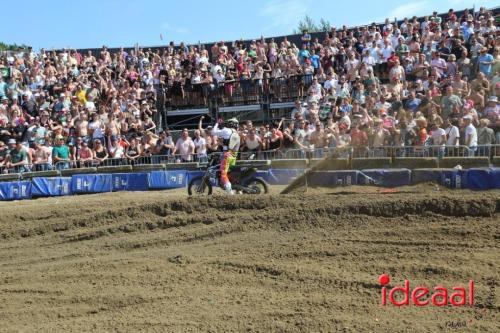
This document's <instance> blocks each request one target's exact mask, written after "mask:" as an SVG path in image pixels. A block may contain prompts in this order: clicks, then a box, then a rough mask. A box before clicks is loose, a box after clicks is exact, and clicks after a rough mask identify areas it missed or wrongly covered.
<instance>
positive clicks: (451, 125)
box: [444, 118, 460, 146]
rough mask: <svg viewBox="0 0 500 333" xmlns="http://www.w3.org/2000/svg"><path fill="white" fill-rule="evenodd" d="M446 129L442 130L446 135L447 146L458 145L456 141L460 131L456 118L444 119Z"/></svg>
mask: <svg viewBox="0 0 500 333" xmlns="http://www.w3.org/2000/svg"><path fill="white" fill-rule="evenodd" d="M444 124H445V125H446V129H445V130H444V132H445V135H446V145H447V146H458V141H459V139H460V131H459V130H458V126H457V125H458V120H457V119H452V120H450V119H449V118H446V119H445V121H444Z"/></svg>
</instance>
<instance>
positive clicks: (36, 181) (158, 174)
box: [0, 168, 500, 200]
mask: <svg viewBox="0 0 500 333" xmlns="http://www.w3.org/2000/svg"><path fill="white" fill-rule="evenodd" d="M304 172H305V170H303V169H269V170H260V171H258V172H257V174H256V176H257V177H260V178H262V179H264V180H265V181H266V182H267V183H269V184H271V185H286V184H289V183H291V182H292V181H293V180H294V179H295V178H296V177H298V176H300V175H302V174H303V173H304ZM201 175H203V171H186V170H171V171H152V172H151V173H120V174H84V175H74V176H72V177H40V178H33V179H32V180H31V181H14V182H0V200H20V199H29V198H31V197H50V196H61V195H70V194H72V193H77V194H80V193H99V192H111V191H147V190H148V189H169V188H180V187H185V186H186V183H187V182H188V181H189V180H190V179H192V178H193V177H196V176H201ZM307 181H308V184H309V185H311V186H349V185H354V184H363V185H379V186H386V187H397V186H404V185H409V184H410V183H413V184H417V183H422V182H430V181H437V182H439V183H440V184H442V185H444V186H447V187H450V188H470V189H473V190H488V189H500V168H473V169H468V170H458V169H414V170H413V171H410V170H408V169H366V170H362V171H358V170H332V171H314V172H312V173H310V174H309V175H308V178H307ZM217 182H218V180H215V183H214V185H215V186H217Z"/></svg>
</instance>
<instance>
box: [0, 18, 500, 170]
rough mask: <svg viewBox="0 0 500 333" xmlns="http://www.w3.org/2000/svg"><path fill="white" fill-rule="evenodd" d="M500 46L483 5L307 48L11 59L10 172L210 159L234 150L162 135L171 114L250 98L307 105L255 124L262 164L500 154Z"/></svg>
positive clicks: (268, 45)
mask: <svg viewBox="0 0 500 333" xmlns="http://www.w3.org/2000/svg"><path fill="white" fill-rule="evenodd" d="M499 38H500V34H499V28H498V27H497V24H496V22H495V17H493V15H492V13H491V12H489V11H488V10H486V9H484V8H481V9H480V10H479V11H478V12H475V13H473V12H470V11H468V10H466V11H465V13H464V14H463V15H461V16H460V17H457V15H456V14H455V13H454V11H453V10H451V9H450V11H449V12H448V14H447V15H445V17H440V16H438V15H437V13H433V15H431V16H428V17H427V16H426V17H424V18H423V20H418V19H417V18H416V17H413V18H410V19H409V18H405V19H404V21H403V23H402V24H400V25H397V24H396V23H395V22H392V23H391V22H390V21H389V20H386V21H385V23H384V24H383V25H382V26H377V25H375V24H373V25H369V26H360V27H356V28H354V29H350V30H349V29H347V28H346V27H343V28H342V29H336V28H331V30H330V31H327V32H325V33H324V37H323V38H321V39H322V40H320V38H312V37H311V35H310V34H309V32H308V31H304V32H303V35H302V37H301V41H300V44H299V45H295V44H294V43H291V42H290V41H288V40H287V39H286V38H285V39H284V40H282V41H280V42H279V43H277V42H275V40H274V38H270V39H266V38H264V37H261V38H260V39H259V40H253V41H251V42H249V43H245V42H243V41H236V42H233V43H225V42H223V41H221V42H219V43H215V44H214V45H213V46H212V47H210V48H209V49H205V48H204V47H203V46H202V45H200V46H187V45H185V44H184V43H180V44H179V45H174V43H170V45H168V46H167V47H166V48H165V49H163V50H155V51H153V50H151V49H143V48H136V49H132V50H127V51H126V50H124V49H121V50H119V51H118V52H114V53H112V52H110V51H109V50H108V49H107V48H106V47H103V48H102V49H101V51H100V52H99V54H98V55H96V56H94V55H93V54H92V53H91V52H88V53H87V54H81V53H79V52H78V51H77V50H67V49H63V50H60V51H54V50H53V51H46V50H44V49H42V50H41V51H40V52H39V53H36V52H34V51H33V50H32V49H28V50H19V51H18V52H11V53H6V54H4V55H3V56H2V57H1V58H0V67H5V68H9V71H10V75H9V76H8V77H6V78H0V100H1V102H0V168H1V170H2V172H8V171H10V170H13V171H16V172H17V171H21V172H22V171H27V170H46V169H50V168H53V167H56V168H68V167H75V166H76V167H78V166H85V165H106V164H107V163H108V165H109V163H115V161H119V162H120V163H138V162H139V161H140V160H141V159H142V160H143V161H153V160H154V157H155V156H156V157H158V156H160V157H161V156H169V155H170V156H172V157H173V158H172V159H173V160H174V161H175V162H182V161H193V160H204V159H205V158H206V155H207V154H210V153H211V152H214V151H218V150H219V149H220V142H219V141H220V140H218V138H217V136H216V135H215V134H214V133H213V132H212V128H211V127H207V128H204V127H203V126H202V123H203V122H202V119H200V126H199V128H198V129H197V130H196V131H195V132H194V137H193V138H191V137H190V135H189V131H188V129H185V130H183V131H182V134H181V136H180V138H179V139H177V140H174V139H173V138H172V135H170V133H169V131H168V130H162V131H158V129H157V128H156V125H157V124H155V122H154V120H153V119H155V118H156V117H155V115H156V113H157V107H158V106H159V105H160V106H162V107H163V106H164V105H165V103H171V104H172V105H178V104H182V103H191V102H190V101H198V102H197V103H200V104H204V105H206V104H207V103H209V101H208V98H210V97H211V96H213V95H214V94H216V96H217V98H220V99H221V100H222V102H224V103H229V104H230V103H232V101H233V98H234V95H235V93H237V92H238V93H239V94H241V96H243V98H244V99H247V98H249V97H250V96H256V99H259V98H260V96H262V95H264V94H266V95H270V96H273V98H274V99H275V100H277V101H280V100H281V99H282V98H290V97H292V96H293V98H297V99H296V101H295V106H294V108H293V110H292V112H291V114H290V118H288V119H282V120H281V121H280V122H279V123H274V122H271V123H264V122H259V120H258V119H256V120H255V123H256V124H259V126H254V125H253V123H252V122H246V123H242V124H241V126H240V129H239V132H240V135H241V139H242V145H241V149H242V151H247V152H248V153H262V154H267V155H265V156H269V157H272V156H277V155H274V153H280V154H285V153H286V151H287V150H291V149H297V150H299V151H301V152H303V153H304V152H309V153H310V152H313V153H314V154H318V155H319V156H322V154H323V153H324V152H325V151H338V152H343V151H348V150H347V149H346V150H344V149H343V148H349V151H350V153H354V154H357V155H361V156H362V155H363V154H365V153H366V152H374V153H376V154H386V151H385V150H384V149H383V147H387V146H392V147H418V146H421V147H426V146H427V147H443V149H441V148H438V149H437V151H438V153H439V154H441V155H442V154H448V153H450V152H451V151H452V149H449V146H459V145H462V146H465V147H466V153H467V154H469V155H474V154H491V152H492V150H490V149H488V150H485V149H481V147H487V146H491V145H493V144H495V143H500V108H499V106H498V96H499V93H500V76H499V75H500V61H499V60H500V54H499V53H500V52H499V51H500V42H499ZM206 120H208V119H206ZM212 121H213V122H215V120H212ZM445 146H448V147H446V148H444V147H445ZM478 147H479V150H481V151H479V150H478ZM432 149H434V148H432ZM402 153H403V154H405V153H408V150H402ZM161 161H163V160H161Z"/></svg>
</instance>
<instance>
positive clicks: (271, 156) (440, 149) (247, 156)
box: [0, 144, 500, 174]
mask: <svg viewBox="0 0 500 333" xmlns="http://www.w3.org/2000/svg"><path fill="white" fill-rule="evenodd" d="M212 154H221V152H215V153H212ZM209 156H210V155H206V154H198V153H195V154H175V155H173V154H170V155H149V156H139V157H135V158H127V157H122V158H106V159H101V160H98V159H91V160H71V161H60V162H56V163H54V164H51V163H46V162H42V163H34V164H27V165H24V166H20V167H15V168H7V167H6V166H0V173H2V174H5V173H24V172H30V171H48V170H59V171H60V170H65V169H78V168H84V167H101V166H124V165H150V164H179V163H190V162H200V163H204V162H206V161H207V160H208V158H209ZM495 156H500V144H496V145H480V146H476V147H467V146H464V145H459V146H380V147H367V146H346V147H324V148H314V147H310V148H309V147H308V148H301V149H296V148H294V149H275V150H262V151H244V152H239V153H238V156H237V159H239V160H283V159H290V160H294V159H315V158H325V157H333V158H376V157H390V158H397V157H433V158H438V159H441V158H443V157H463V158H467V157H488V158H492V157H495Z"/></svg>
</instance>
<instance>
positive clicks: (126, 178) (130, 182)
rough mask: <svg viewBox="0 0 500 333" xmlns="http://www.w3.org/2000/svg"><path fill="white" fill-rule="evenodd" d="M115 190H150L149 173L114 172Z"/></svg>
mask: <svg viewBox="0 0 500 333" xmlns="http://www.w3.org/2000/svg"><path fill="white" fill-rule="evenodd" d="M112 180H113V192H115V191H147V190H149V173H114V174H112Z"/></svg>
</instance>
